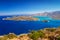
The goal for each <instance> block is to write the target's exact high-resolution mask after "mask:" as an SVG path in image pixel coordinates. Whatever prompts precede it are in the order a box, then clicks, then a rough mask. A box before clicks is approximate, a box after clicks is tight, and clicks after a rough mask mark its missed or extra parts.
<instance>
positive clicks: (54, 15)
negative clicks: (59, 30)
mask: <svg viewBox="0 0 60 40" xmlns="http://www.w3.org/2000/svg"><path fill="white" fill-rule="evenodd" d="M32 16H49V17H52V18H54V19H60V11H54V12H44V13H37V14H33V15H32Z"/></svg>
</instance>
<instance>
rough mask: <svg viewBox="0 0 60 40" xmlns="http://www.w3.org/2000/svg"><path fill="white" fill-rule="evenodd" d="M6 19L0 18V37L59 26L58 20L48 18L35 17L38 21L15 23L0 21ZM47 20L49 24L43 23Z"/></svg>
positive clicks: (59, 21) (13, 21)
mask: <svg viewBox="0 0 60 40" xmlns="http://www.w3.org/2000/svg"><path fill="white" fill-rule="evenodd" d="M6 17H12V16H0V35H5V34H9V33H15V34H17V35H19V34H24V33H29V32H30V31H31V30H40V29H44V28H57V27H59V26H60V20H55V19H53V18H50V17H43V16H36V18H38V19H39V20H38V21H15V20H2V19H3V18H6ZM42 20H48V21H49V22H43V21H42Z"/></svg>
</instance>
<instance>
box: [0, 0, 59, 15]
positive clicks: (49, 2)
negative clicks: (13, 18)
mask: <svg viewBox="0 0 60 40" xmlns="http://www.w3.org/2000/svg"><path fill="white" fill-rule="evenodd" d="M52 11H60V0H0V15H20V14H34V13H41V12H52Z"/></svg>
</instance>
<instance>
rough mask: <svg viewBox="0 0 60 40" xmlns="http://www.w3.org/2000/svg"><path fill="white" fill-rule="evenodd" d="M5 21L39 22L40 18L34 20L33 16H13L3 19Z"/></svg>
mask: <svg viewBox="0 0 60 40" xmlns="http://www.w3.org/2000/svg"><path fill="white" fill-rule="evenodd" d="M3 20H16V21H37V20H38V18H34V17H32V16H13V17H7V18H3Z"/></svg>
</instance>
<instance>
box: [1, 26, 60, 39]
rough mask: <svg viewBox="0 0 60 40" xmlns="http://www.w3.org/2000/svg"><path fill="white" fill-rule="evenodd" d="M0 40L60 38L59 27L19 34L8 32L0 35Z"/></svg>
mask: <svg viewBox="0 0 60 40" xmlns="http://www.w3.org/2000/svg"><path fill="white" fill-rule="evenodd" d="M0 40H60V27H58V28H45V29H42V30H37V31H34V30H32V31H30V33H28V34H20V35H16V34H14V33H9V34H8V35H3V36H0Z"/></svg>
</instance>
